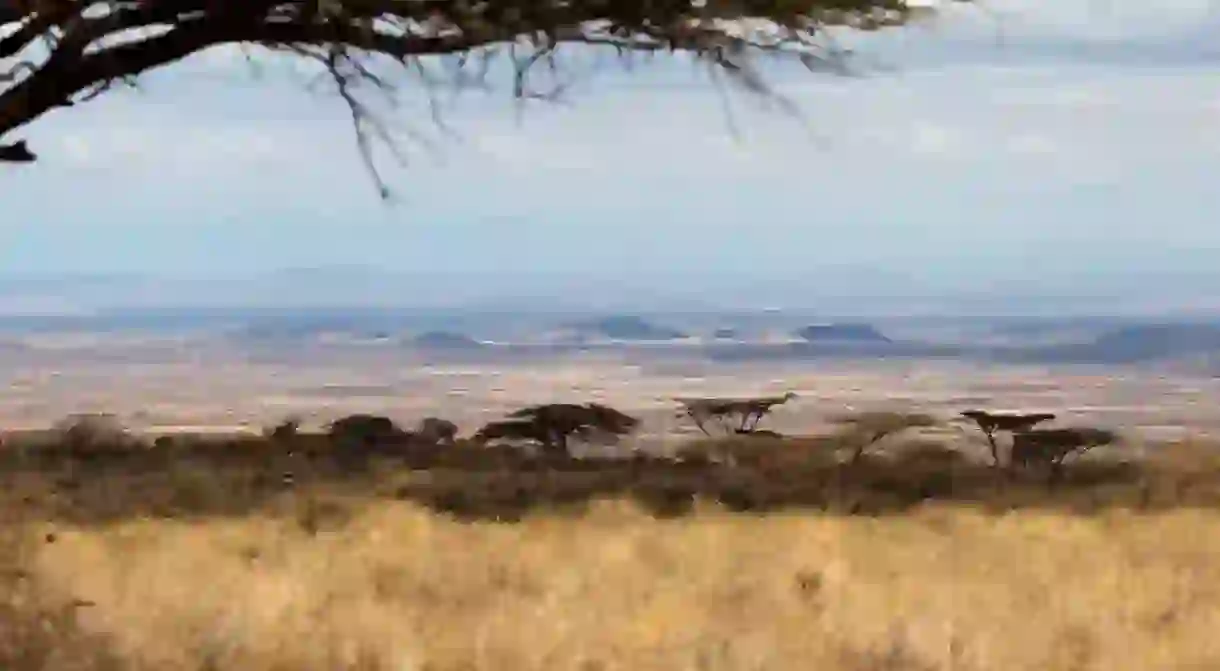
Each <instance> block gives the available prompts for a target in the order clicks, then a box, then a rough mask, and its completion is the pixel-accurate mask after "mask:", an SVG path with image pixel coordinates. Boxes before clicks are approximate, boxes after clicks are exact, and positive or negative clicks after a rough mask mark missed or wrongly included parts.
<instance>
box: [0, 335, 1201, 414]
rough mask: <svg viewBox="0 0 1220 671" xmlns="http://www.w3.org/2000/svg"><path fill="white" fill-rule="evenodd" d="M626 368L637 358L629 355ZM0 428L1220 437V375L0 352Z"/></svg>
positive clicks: (125, 348)
mask: <svg viewBox="0 0 1220 671" xmlns="http://www.w3.org/2000/svg"><path fill="white" fill-rule="evenodd" d="M637 358H638V357H637ZM0 375H3V378H4V379H5V381H6V384H5V385H4V390H3V392H2V393H3V397H2V399H0V400H2V402H0V426H2V427H3V428H5V429H9V430H12V429H27V428H42V427H45V426H47V425H48V424H50V423H51V422H53V421H55V420H56V419H58V418H61V417H63V416H65V415H67V414H70V413H73V412H112V413H115V414H117V415H119V416H120V417H122V418H123V419H124V421H126V422H127V424H128V425H129V426H131V427H132V428H135V429H141V430H149V431H171V430H187V431H196V430H217V431H226V430H240V429H247V430H253V431H257V430H260V429H261V428H262V427H264V426H266V425H268V424H271V423H274V422H276V421H278V420H280V419H282V418H284V417H285V416H287V415H290V414H297V415H301V416H303V417H305V418H306V420H307V423H324V422H326V421H329V420H332V419H334V418H336V417H339V416H342V415H344V414H347V413H352V412H370V413H380V414H385V415H388V416H390V417H393V418H395V419H396V420H401V421H403V422H405V423H410V422H413V421H415V420H417V419H419V418H420V417H423V416H426V415H439V416H443V417H448V418H451V419H453V420H454V421H456V422H458V423H459V424H460V425H461V426H462V428H463V430H464V431H467V432H469V431H473V430H474V429H475V428H477V426H478V425H479V424H481V423H482V422H484V421H487V420H489V419H494V418H496V417H498V416H500V415H502V414H503V413H505V412H506V411H509V410H511V409H514V408H517V407H520V406H521V405H524V404H527V403H534V402H548V401H589V400H599V401H602V402H605V403H608V404H611V405H614V406H617V407H620V408H623V409H625V410H627V411H630V412H634V413H638V414H640V415H641V416H642V417H643V418H644V419H645V426H646V428H645V430H644V434H645V436H647V435H650V434H651V435H653V436H657V435H673V434H675V433H685V432H689V431H691V429H692V427H690V426H688V422H686V421H684V420H682V419H680V418H678V417H677V416H676V413H675V412H674V410H673V408H674V407H675V406H674V403H673V401H672V399H673V397H675V396H699V395H753V394H779V393H783V392H785V391H789V390H791V391H795V392H797V393H798V394H800V396H801V397H800V399H799V400H798V401H796V402H794V403H792V404H790V405H789V406H787V407H785V408H783V409H781V410H780V411H778V412H777V413H776V414H775V416H774V417H773V418H771V419H770V420H768V421H769V422H770V425H771V427H772V428H774V429H777V430H781V431H785V432H802V431H813V430H816V429H817V428H818V427H819V425H820V424H822V423H823V422H824V421H825V419H826V418H827V417H828V416H830V415H834V414H836V413H841V412H844V411H848V410H859V409H868V408H877V407H887V408H890V407H892V408H918V409H920V410H923V411H927V412H934V413H943V414H946V415H950V414H953V413H955V412H957V411H960V410H962V409H966V408H970V407H986V408H991V409H1005V408H1011V409H1021V410H1027V411H1033V410H1049V411H1054V412H1058V413H1060V415H1061V416H1062V417H1064V418H1065V419H1067V420H1069V421H1073V422H1089V423H1096V424H1103V425H1106V426H1110V427H1114V428H1118V429H1123V430H1132V429H1138V430H1139V432H1140V433H1141V434H1142V435H1148V436H1154V437H1162V436H1164V437H1172V436H1173V435H1175V434H1177V433H1180V432H1182V431H1183V430H1184V427H1190V432H1191V433H1192V434H1208V433H1215V432H1217V430H1220V412H1217V409H1218V408H1220V403H1218V401H1220V380H1217V379H1215V378H1213V377H1210V376H1205V375H1202V374H1200V375H1197V376H1191V375H1189V374H1184V373H1181V372H1177V373H1174V374H1172V375H1171V374H1169V373H1167V372H1165V371H1158V370H1155V369H1142V370H1139V369H1129V368H1126V369H1124V368H1109V369H1105V368H1097V367H1074V368H1073V367H1064V368H1060V369H1050V368H1045V367H1015V366H1003V367H999V366H997V367H980V366H972V365H967V364H962V363H954V362H945V361H920V362H896V361H895V362H886V361H878V360H870V361H824V362H809V361H802V362H790V363H775V362H768V363H765V364H744V365H743V364H732V365H729V364H708V363H705V362H700V361H696V360H692V359H689V358H688V359H683V358H678V357H673V358H670V359H658V358H655V357H652V358H650V359H648V360H637V361H635V362H631V361H628V360H626V359H625V358H623V357H622V356H619V357H613V356H605V355H596V356H595V355H584V356H577V357H562V358H560V357H554V358H551V359H547V360H538V361H526V360H518V361H512V360H506V361H500V362H497V363H495V364H491V363H481V364H452V363H450V364H443V365H441V364H436V363H428V362H427V361H424V360H421V359H419V358H417V357H415V356H412V355H411V354H410V353H409V352H407V351H404V350H402V349H395V348H391V347H386V348H366V347H356V346H347V347H343V346H338V347H334V346H332V347H318V346H313V347H297V348H293V349H284V348H280V349H273V348H265V349H264V350H263V351H254V350H241V349H236V348H234V347H232V346H229V345H224V344H218V343H215V342H198V343H191V344H181V343H177V344H176V343H166V342H160V343H130V342H128V343H122V342H107V341H100V340H96V339H95V340H93V341H86V342H72V341H64V342H57V341H50V340H49V341H48V342H46V343H44V345H43V346H42V347H40V348H38V349H35V350H31V351H24V352H22V351H0Z"/></svg>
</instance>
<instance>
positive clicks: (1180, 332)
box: [996, 323, 1220, 364]
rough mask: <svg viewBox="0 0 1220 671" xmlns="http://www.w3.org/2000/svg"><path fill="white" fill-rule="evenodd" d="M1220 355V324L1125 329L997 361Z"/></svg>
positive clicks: (1014, 352)
mask: <svg viewBox="0 0 1220 671" xmlns="http://www.w3.org/2000/svg"><path fill="white" fill-rule="evenodd" d="M1208 353H1220V324H1207V323H1161V324H1137V325H1132V326H1124V327H1121V328H1116V329H1113V330H1111V331H1107V332H1105V333H1102V334H1101V335H1099V336H1098V337H1097V338H1095V339H1094V340H1093V341H1092V342H1080V343H1066V344H1059V345H1045V346H1039V347H1012V348H1005V349H1003V350H1001V351H998V352H996V354H998V358H1000V359H1003V360H1008V361H1018V362H1050V363H1093V364H1125V363H1139V362H1144V361H1156V360H1161V359H1174V358H1179V357H1190V356H1197V355H1199V354H1208Z"/></svg>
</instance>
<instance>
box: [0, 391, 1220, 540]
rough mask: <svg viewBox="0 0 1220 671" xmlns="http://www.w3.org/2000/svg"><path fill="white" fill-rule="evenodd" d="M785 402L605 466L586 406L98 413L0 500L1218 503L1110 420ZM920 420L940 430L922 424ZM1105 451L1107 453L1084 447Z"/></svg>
mask: <svg viewBox="0 0 1220 671" xmlns="http://www.w3.org/2000/svg"><path fill="white" fill-rule="evenodd" d="M794 398H795V395H794V394H791V393H790V394H786V395H784V396H779V397H758V398H740V399H732V398H701V399H679V400H678V406H679V412H680V413H681V415H682V416H684V417H686V418H689V419H690V420H691V421H692V422H693V423H694V424H695V425H696V426H697V427H698V428H699V429H700V430H701V431H702V433H703V435H701V436H700V437H699V438H698V439H696V440H688V441H686V442H684V443H682V444H680V445H679V446H678V447H677V449H676V450H675V451H674V452H673V453H672V454H668V455H661V454H651V453H645V452H643V451H624V452H625V454H623V455H622V456H620V457H617V458H608V457H583V458H582V457H577V456H574V455H573V453H572V451H571V449H572V448H573V447H575V446H576V445H578V444H581V443H598V442H601V443H613V442H615V441H617V440H619V439H621V438H623V437H625V436H628V435H630V434H632V433H633V432H634V431H635V430H636V429H637V428H638V427H639V425H640V422H639V420H638V419H636V418H634V417H631V416H629V415H627V414H625V413H622V412H620V411H618V410H615V409H613V408H610V407H608V406H604V405H600V404H597V403H588V404H572V403H558V404H545V405H534V406H529V407H526V408H522V409H521V410H518V411H516V412H513V413H511V414H510V415H509V416H507V417H506V418H504V419H502V420H496V421H493V422H490V423H488V424H487V425H485V426H483V427H481V428H479V429H478V430H477V431H475V432H474V433H473V434H471V435H470V436H468V437H462V436H461V435H460V432H459V428H458V427H457V426H456V425H455V424H454V423H452V422H449V421H447V420H444V419H440V418H426V419H424V420H422V421H421V422H419V423H418V424H417V425H416V426H415V427H412V428H411V429H403V428H401V427H399V426H397V425H396V424H395V423H394V422H393V421H391V420H390V419H388V418H386V417H381V416H376V415H361V414H358V415H350V416H348V417H344V418H342V419H339V420H337V421H335V422H334V423H332V424H331V425H330V426H329V427H328V428H327V430H326V431H324V432H319V433H307V432H303V431H301V429H300V423H299V422H298V421H297V420H295V419H289V420H286V421H284V422H283V423H281V424H279V425H278V426H275V427H271V428H269V429H267V430H266V431H265V432H264V435H262V436H249V437H231V438H224V439H218V438H199V437H190V436H173V435H163V436H158V437H156V438H155V439H153V440H151V441H149V440H148V439H146V438H143V437H138V436H135V435H133V434H131V433H129V432H127V431H126V430H124V428H123V427H122V426H121V424H119V423H118V422H117V421H116V420H115V419H114V418H112V417H108V416H102V415H95V416H77V417H72V418H68V419H67V420H64V421H63V422H61V423H60V424H59V425H57V426H56V427H54V428H53V429H52V430H51V431H50V432H47V435H46V436H45V437H44V439H43V440H42V441H38V440H35V439H33V438H29V437H27V438H15V439H14V438H10V439H9V441H8V442H7V443H6V444H5V445H4V447H3V449H0V478H3V480H4V481H6V482H7V483H8V486H6V487H5V491H4V493H0V497H6V498H9V499H15V500H13V501H12V504H13V505H14V506H17V507H18V508H21V507H25V508H28V509H30V510H39V511H42V512H43V513H47V514H49V515H50V517H52V518H54V519H61V520H71V521H75V522H96V521H104V520H114V519H121V518H126V517H131V516H166V517H190V516H199V515H209V516H210V515H244V514H251V513H255V512H257V511H259V510H265V509H267V507H268V506H274V505H275V502H276V501H282V500H283V497H285V496H287V497H290V498H291V497H296V500H299V501H303V502H304V503H303V504H302V506H303V507H302V508H301V510H303V511H306V512H303V513H302V515H304V518H303V519H306V520H313V521H306V522H303V524H305V525H306V528H309V529H314V530H316V529H317V528H320V527H319V526H318V525H319V524H320V522H319V521H318V520H317V519H314V518H316V517H318V516H319V515H320V516H322V517H325V510H326V509H327V505H328V504H326V503H325V501H326V500H328V497H334V496H340V497H357V498H361V499H368V498H369V497H374V498H391V499H405V500H411V501H415V502H417V503H421V504H423V505H426V506H428V507H430V508H432V509H434V510H438V511H443V512H446V513H449V514H452V515H456V516H459V517H462V518H469V519H489V520H501V521H511V520H516V519H520V518H521V516H522V515H525V514H527V513H528V512H530V511H531V510H538V509H555V508H559V509H569V508H579V507H580V506H582V505H584V504H587V503H588V502H590V501H592V500H594V499H599V498H608V497H620V498H621V497H629V498H633V499H635V500H637V501H639V502H641V503H642V504H644V505H645V506H647V507H648V508H649V509H650V510H652V511H654V512H655V513H656V514H658V515H665V516H669V515H678V514H682V513H684V512H687V511H689V510H691V509H692V508H693V507H694V505H695V502H696V501H697V500H710V501H718V502H719V503H721V504H722V505H724V506H725V507H727V508H729V509H731V510H737V511H750V512H765V511H769V510H778V509H783V508H792V507H800V508H808V509H814V510H819V511H825V512H831V513H850V514H874V515H876V514H888V513H896V512H901V511H903V510H907V509H910V508H911V507H912V506H916V505H920V504H924V503H928V502H935V501H940V502H947V503H960V504H971V505H979V506H982V507H984V508H986V509H991V510H1009V509H1012V508H1015V507H1031V506H1032V507H1055V508H1064V509H1069V510H1075V511H1080V512H1087V511H1094V510H1098V509H1101V508H1108V507H1115V506H1121V507H1128V508H1134V509H1157V508H1166V507H1174V506H1181V505H1206V506H1212V505H1220V457H1217V456H1216V454H1215V453H1212V452H1210V451H1208V450H1206V449H1200V450H1196V451H1195V452H1190V453H1189V455H1188V456H1182V455H1183V454H1184V453H1183V452H1182V449H1186V448H1181V449H1178V450H1176V451H1175V450H1173V449H1169V448H1165V449H1163V450H1159V451H1158V452H1160V454H1158V455H1154V456H1153V457H1150V458H1140V459H1135V458H1130V457H1129V456H1126V455H1125V454H1124V452H1123V451H1122V450H1121V449H1118V448H1119V447H1120V444H1121V442H1122V441H1121V440H1120V438H1119V436H1117V435H1116V434H1115V433H1114V432H1111V431H1108V430H1104V429H1098V428H1093V427H1059V428H1044V427H1043V425H1045V424H1047V423H1050V422H1053V421H1054V420H1055V417H1054V415H1052V414H1044V413H1039V414H1028V415H1021V414H997V413H990V412H986V411H981V410H967V411H965V412H963V413H961V416H960V417H956V418H952V419H938V418H936V417H932V416H930V415H926V414H921V413H901V412H864V413H855V414H849V415H843V416H840V417H834V418H832V425H833V426H834V427H835V430H834V431H832V432H830V433H828V434H826V435H815V436H783V435H781V434H779V433H777V432H775V431H771V430H768V429H763V428H759V425H760V423H761V422H762V420H763V419H764V418H765V417H767V416H768V415H769V414H770V413H771V412H772V410H773V409H774V408H776V407H778V406H780V405H783V404H785V403H787V402H789V401H791V400H792V399H794ZM935 429H938V430H939V431H940V433H939V434H933V433H930V430H935ZM946 429H953V430H956V431H959V432H966V433H973V434H974V435H975V437H976V438H977V441H978V443H979V446H980V447H982V445H983V444H985V445H986V451H985V453H984V452H983V451H982V450H980V453H982V454H986V457H985V458H982V459H980V458H977V457H975V456H973V455H971V454H970V453H969V450H968V449H962V448H963V447H964V446H966V445H967V444H966V442H965V441H966V437H965V436H964V435H962V436H960V437H958V438H953V439H947V438H946V437H945V436H946V433H945V430H946ZM1106 446H1113V448H1114V449H1096V448H1105V447H1106ZM1179 447H1181V446H1179ZM1187 451H1188V452H1189V450H1187ZM21 483H24V484H23V485H22V484H21ZM30 483H35V484H33V485H31V484H30ZM0 484H3V483H0ZM19 485H20V486H19ZM23 487H24V488H23ZM341 507H342V506H340V508H341ZM309 511H312V512H309Z"/></svg>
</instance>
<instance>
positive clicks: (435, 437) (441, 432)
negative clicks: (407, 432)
mask: <svg viewBox="0 0 1220 671" xmlns="http://www.w3.org/2000/svg"><path fill="white" fill-rule="evenodd" d="M415 435H416V436H418V437H419V438H422V439H424V440H428V441H431V442H434V443H438V444H441V445H452V444H454V442H455V441H456V440H457V435H458V426H457V424H454V423H453V422H451V421H449V420H447V419H441V418H440V417H425V418H424V419H421V420H420V421H419V424H418V425H417V426H416V428H415Z"/></svg>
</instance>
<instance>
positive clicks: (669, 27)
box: [0, 0, 924, 193]
mask: <svg viewBox="0 0 1220 671" xmlns="http://www.w3.org/2000/svg"><path fill="white" fill-rule="evenodd" d="M908 2H909V0H0V27H2V30H0V162H4V161H8V162H29V161H33V160H35V159H36V154H35V152H34V150H33V149H32V148H30V147H28V146H27V144H26V142H25V141H24V140H23V139H22V138H21V137H20V135H21V130H22V129H23V128H24V127H26V126H27V125H29V124H31V123H32V122H34V121H36V120H38V119H40V118H42V117H43V116H45V115H47V114H48V113H50V112H51V111H53V110H55V109H57V108H61V107H71V106H74V105H76V104H79V103H82V102H84V101H86V100H89V99H92V98H94V97H96V96H98V95H101V94H104V93H105V92H107V91H109V90H111V89H113V88H114V87H115V85H116V84H132V83H134V82H135V81H136V79H137V78H138V77H139V76H140V75H142V74H144V73H147V72H148V71H150V70H154V69H157V68H164V67H168V66H171V65H173V64H174V63H176V62H178V61H180V60H182V59H184V58H186V57H188V56H191V55H192V54H196V53H199V52H202V51H205V50H207V49H210V48H212V47H217V46H222V45H254V46H258V47H263V48H265V49H267V50H270V51H273V52H277V53H279V54H284V55H287V56H289V57H293V58H299V59H301V60H303V61H309V62H312V63H314V64H316V65H318V66H319V67H321V68H322V69H323V70H322V71H323V72H325V73H326V74H328V75H329V76H330V77H331V78H332V79H333V81H334V83H335V85H336V87H337V91H338V95H339V96H340V97H341V98H342V99H343V101H344V102H345V103H346V104H347V106H348V107H349V109H350V111H351V115H352V119H353V124H354V127H355V129H356V133H357V141H358V143H359V145H360V148H361V150H362V155H363V156H364V158H365V161H366V164H368V166H369V168H370V170H372V171H373V174H374V177H376V171H375V170H374V169H373V168H372V164H371V162H370V161H371V159H370V158H369V149H368V139H369V133H370V132H371V133H372V134H373V136H378V135H382V136H383V137H382V139H386V138H385V137H384V135H385V134H384V133H382V132H380V131H379V130H378V126H377V124H376V122H375V120H373V119H371V118H370V117H369V114H368V112H367V107H366V106H365V105H364V104H362V103H361V101H360V98H359V96H358V91H359V90H360V85H361V84H364V85H372V86H375V87H381V88H384V85H385V81H384V78H382V77H379V76H378V75H376V74H374V72H373V70H372V69H371V68H370V65H371V64H372V63H374V62H375V61H377V60H386V59H389V60H392V61H396V62H398V63H401V64H402V65H403V66H405V67H406V68H408V69H410V70H413V71H419V70H421V69H423V68H424V65H423V63H424V61H423V60H421V59H425V60H426V57H430V56H449V57H451V58H453V59H454V60H455V61H456V63H457V70H459V71H461V70H464V69H467V65H468V63H467V61H469V68H474V69H476V70H480V69H481V71H482V72H485V68H486V67H487V65H488V63H489V62H490V61H492V60H493V59H494V58H496V57H503V58H507V59H510V60H511V62H512V64H513V66H514V71H515V73H516V76H515V86H514V93H515V95H516V96H518V97H536V96H537V92H534V91H531V89H530V87H529V86H528V84H527V77H528V74H529V72H530V70H531V68H532V67H534V66H536V65H540V64H541V65H544V66H545V65H554V63H555V62H556V61H555V56H556V54H557V52H558V50H559V49H560V48H561V47H563V46H564V45H580V44H583V45H603V46H610V47H614V48H617V49H618V50H619V53H621V54H630V53H633V52H639V51H647V52H670V53H672V52H676V51H687V52H692V53H694V54H696V55H698V56H699V57H700V58H702V59H703V60H705V61H706V62H707V63H709V64H710V65H712V66H714V67H715V68H717V71H723V72H726V73H728V74H729V75H731V76H733V77H735V78H736V79H737V81H739V82H740V83H742V84H744V85H745V86H746V88H748V89H750V90H754V91H756V92H766V90H767V89H766V86H765V84H764V83H763V80H762V79H761V78H760V77H759V75H758V73H757V72H755V71H754V69H753V68H752V67H751V66H750V63H751V61H750V58H749V56H750V54H752V53H757V52H762V51H767V52H772V53H775V54H782V55H787V56H791V57H792V58H795V59H799V60H800V61H801V62H803V63H805V64H806V65H807V66H809V67H810V68H817V67H820V66H826V65H828V64H833V63H835V62H837V60H838V59H837V58H836V53H835V52H834V50H833V49H828V47H827V45H826V44H825V43H823V42H822V41H821V40H820V37H821V36H822V33H823V31H824V29H825V28H826V27H827V26H832V25H847V26H851V27H853V28H856V29H860V30H876V29H879V28H883V27H888V26H897V25H902V24H904V23H906V22H907V21H908V20H909V19H910V18H911V17H912V16H913V15H915V14H916V13H919V12H921V11H924V9H923V8H919V7H910V6H908V4H907V3H908ZM467 76H468V75H467ZM421 79H422V77H421ZM378 185H379V186H382V185H381V183H380V181H378ZM382 191H383V193H384V187H383V186H382Z"/></svg>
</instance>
